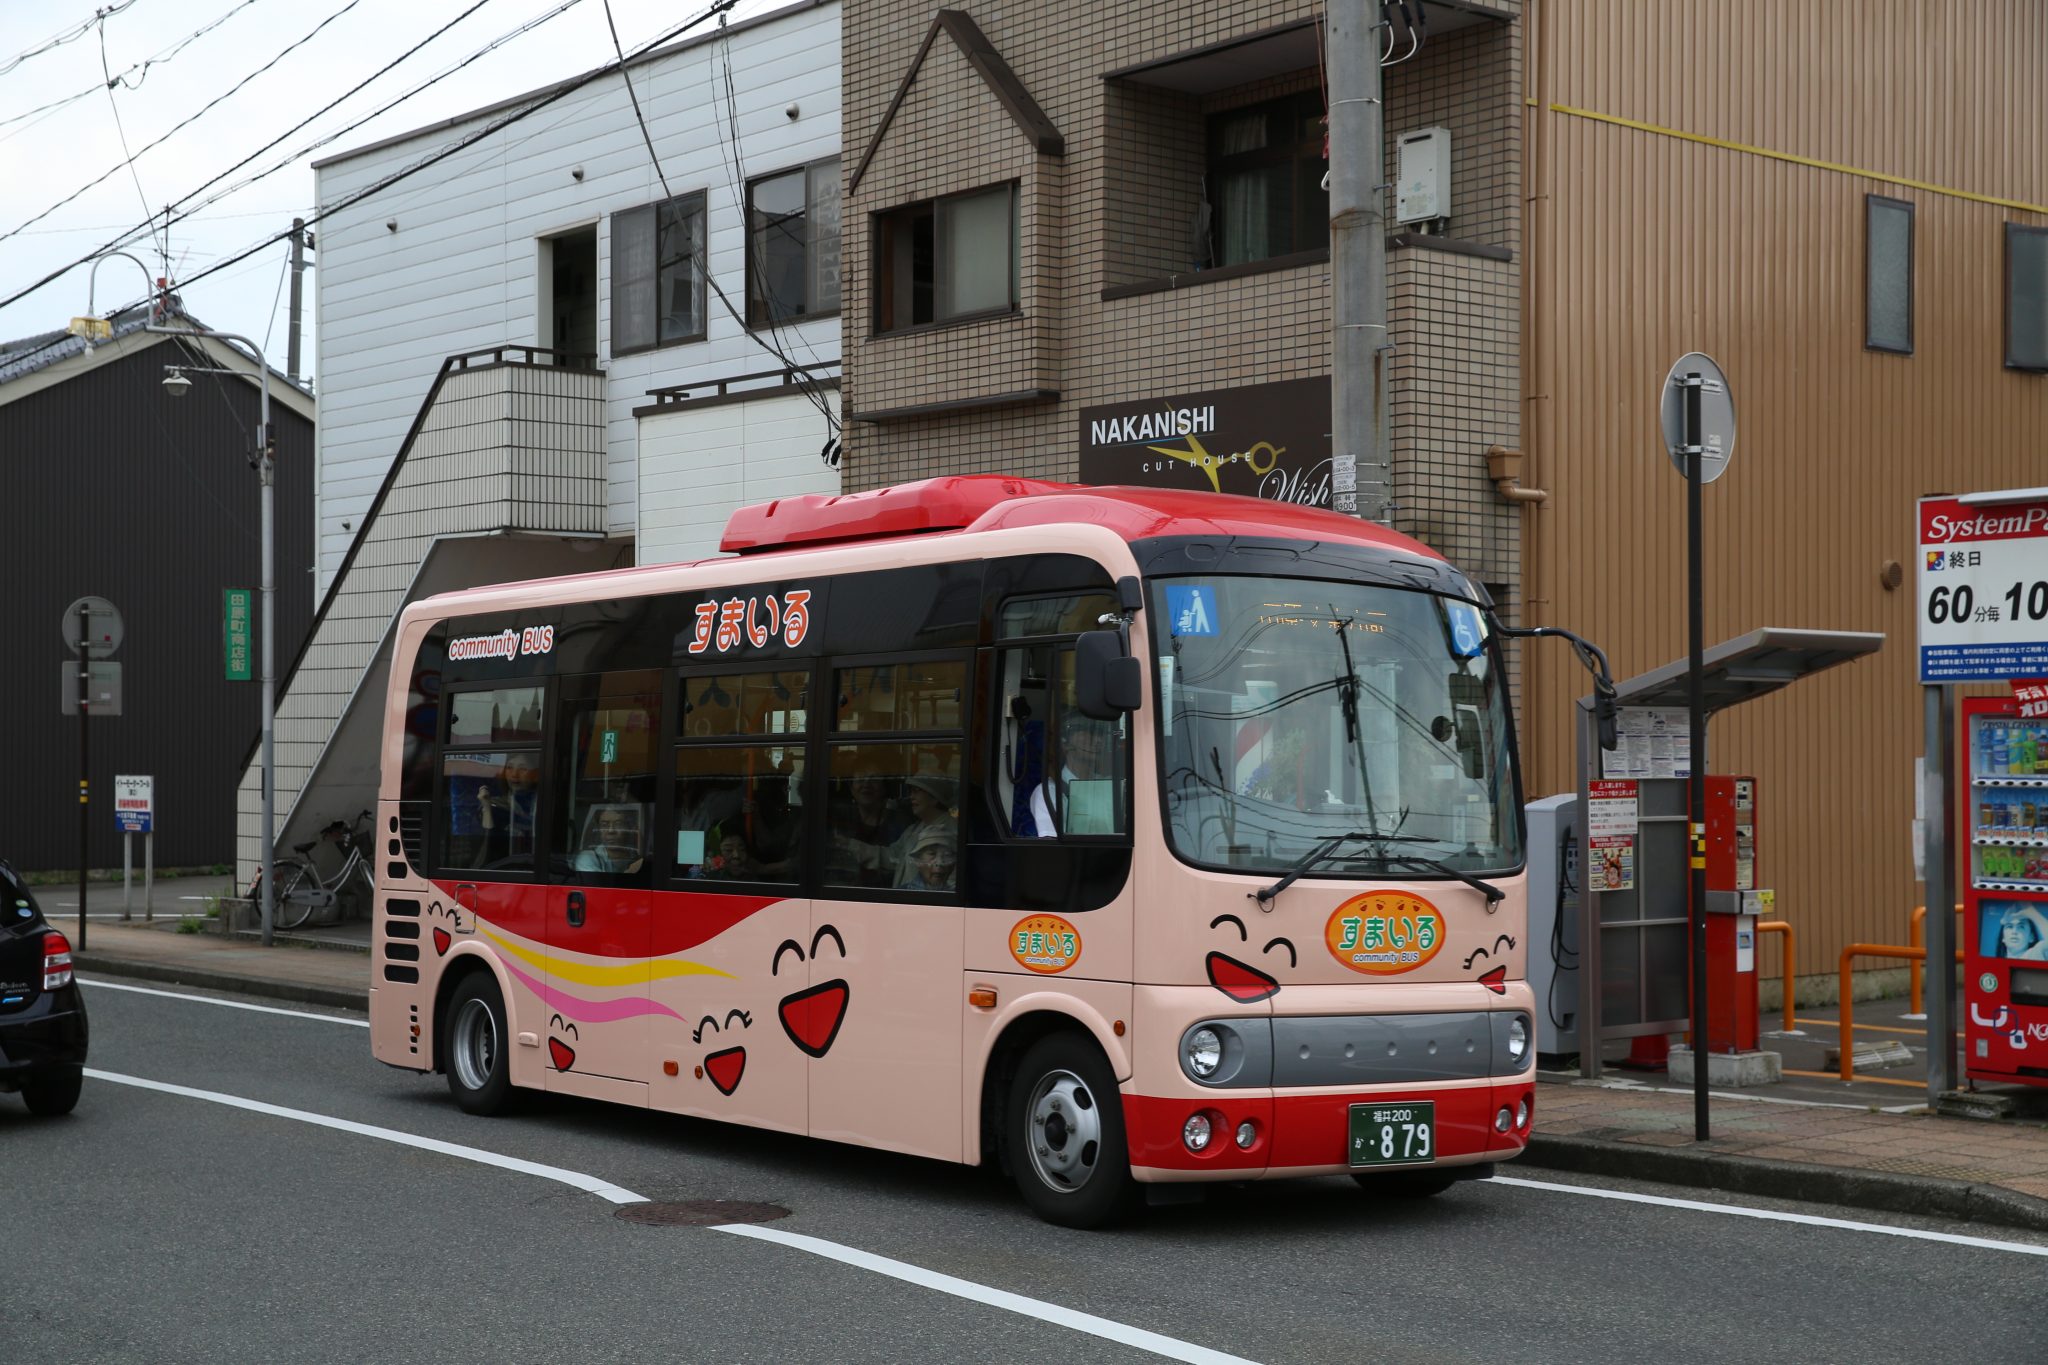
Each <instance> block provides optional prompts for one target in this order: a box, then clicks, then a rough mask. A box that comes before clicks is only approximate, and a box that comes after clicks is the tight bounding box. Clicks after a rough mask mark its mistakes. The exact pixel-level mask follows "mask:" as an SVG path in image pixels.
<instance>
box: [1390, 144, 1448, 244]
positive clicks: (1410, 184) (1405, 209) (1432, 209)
mask: <svg viewBox="0 0 2048 1365" xmlns="http://www.w3.org/2000/svg"><path fill="white" fill-rule="evenodd" d="M1450 216H1451V130H1450V129H1448V128H1419V129H1417V130H1416V131H1415V132H1412V133H1403V134H1401V135H1400V136H1399V137H1398V138H1396V139H1395V142H1394V217H1395V219H1396V220H1397V221H1398V222H1400V223H1401V224H1402V225H1403V226H1404V227H1405V226H1413V225H1416V224H1423V225H1426V230H1430V231H1441V230H1442V226H1443V223H1444V222H1445V220H1447V219H1449V218H1450Z"/></svg>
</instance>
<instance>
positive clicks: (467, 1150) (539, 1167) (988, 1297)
mask: <svg viewBox="0 0 2048 1365" xmlns="http://www.w3.org/2000/svg"><path fill="white" fill-rule="evenodd" d="M124 989H130V990H133V989H139V988H137V987H126V988H124ZM161 993H162V992H151V994H161ZM184 998H187V999H194V1000H197V999H202V998H203V997H200V996H189V997H184ZM211 1003H214V1004H227V1003H230V1002H227V1001H213V1002H211ZM248 1008H252V1009H256V1008H261V1006H249V1007H248ZM305 1017H306V1018H309V1019H318V1018H323V1017H324V1016H322V1015H307V1016H305ZM85 1074H86V1075H88V1076H90V1077H91V1078H93V1079H94V1080H96V1081H108V1082H111V1083H112V1084H115V1085H131V1086H134V1087H136V1088H137V1089H139V1090H155V1091H158V1092H160V1093H162V1094H166V1095H178V1096H182V1097H183V1098H185V1099H193V1100H205V1101H207V1102H208V1103H210V1104H224V1105H227V1106H228V1107H229V1108H232V1109H245V1110H248V1111H249V1112H250V1113H252V1114H265V1115H268V1116H270V1117H272V1118H281V1119H292V1120H294V1121H296V1122H299V1123H310V1124H314V1125H316V1126H318V1127H321V1128H332V1129H334V1130H336V1131H337V1132H343V1133H353V1134H355V1135H356V1136H358V1137H372V1138H377V1139H379V1140H380V1141H383V1142H395V1143H398V1144H400V1145H401V1146H406V1147H417V1148H419V1149H420V1150H421V1151H427V1152H438V1153H440V1154H441V1155H443V1156H452V1157H457V1158H460V1159H461V1160H464V1161H474V1162H477V1163H479V1164H481V1165H485V1166H495V1167H497V1168H498V1169H500V1170H505V1171H516V1172H518V1173H519V1174H521V1175H532V1176H539V1177H540V1178H541V1179H543V1180H553V1181H556V1182H558V1183H560V1184H563V1185H568V1186H570V1187H572V1188H574V1189H579V1190H583V1191H586V1192H588V1193H590V1194H594V1195H596V1196H597V1197H598V1198H600V1199H605V1200H609V1201H610V1202H612V1203H614V1204H644V1203H647V1202H648V1200H647V1197H646V1196H645V1195H639V1194H635V1193H633V1192H632V1191H631V1190H628V1189H622V1188H620V1187H619V1186H617V1185H613V1184H611V1183H609V1182H607V1181H604V1180H600V1179H598V1178H597V1177H596V1176H592V1175H584V1174H583V1173H582V1172H580V1171H571V1170H565V1169H564V1168H562V1167H560V1166H547V1165H543V1164H541V1163H540V1162H537V1161H523V1160H521V1159H520V1158H518V1157H511V1156H503V1155H501V1154H499V1153H497V1152H487V1151H484V1150H483V1149H482V1148H480V1147H465V1146H463V1145H462V1144H460V1143H455V1142H442V1141H440V1140H439V1139H437V1138H427V1137H419V1136H417V1135H415V1134H412V1133H402V1132H399V1131H398V1130H397V1129H395V1128H380V1127H378V1126H376V1125H375V1124H370V1123H357V1122H355V1121H354V1120H352V1119H338V1118H333V1117H331V1116H329V1115H326V1114H315V1113H311V1112H309V1111H307V1110H304V1109H287V1108H285V1107H284V1106H283V1105H277V1104H265V1103H263V1101H261V1100H248V1099H243V1098H242V1097H241V1096H239V1095H225V1094H222V1093H221V1092H220V1091H218V1090H196V1089H193V1088H192V1087H191V1086H184V1085H171V1084H169V1083H167V1082H164V1081H152V1080H145V1079H144V1078H142V1077H140V1076H123V1075H120V1074H118V1073H116V1072H112V1071H100V1070H97V1069H95V1068H93V1067H87V1068H86V1070H85ZM711 1231H714V1232H725V1233H730V1234H732V1235H733V1236H735V1237H751V1238H753V1239H754V1240H755V1241H760V1242H774V1243H776V1244H778V1245H781V1246H786V1247H791V1248H794V1249H795V1250H798V1251H805V1252H809V1253H810V1254H811V1255H813V1256H822V1257H824V1258H826V1259H827V1260H832V1261H838V1262H839V1263H840V1264H842V1265H850V1266H853V1267H855V1268H856V1269H859V1270H869V1271H873V1272H874V1273H875V1274H877V1275H887V1276H888V1277H889V1278H891V1279H895V1280H902V1281H903V1282H905V1283H906V1284H914V1285H920V1286H922V1287H924V1288H926V1289H935V1290H937V1291H939V1292H940V1293H942V1294H951V1295H952V1296H953V1297H955V1298H959V1299H966V1300H967V1301H969V1302H970V1303H979V1304H984V1305H986V1306H988V1307H990V1308H1000V1309H1002V1310H1003V1311H1005V1312H1009V1313H1016V1314H1018V1315H1019V1316H1021V1317H1027V1318H1036V1319H1038V1320H1039V1321H1040V1322H1048V1323H1051V1324H1053V1325H1054V1326H1056V1327H1065V1328H1069V1329H1071V1330H1073V1331H1076V1332H1085V1333H1087V1334H1088V1335H1090V1336H1096V1337H1101V1338H1103V1339H1104V1340H1105V1341H1114V1342H1117V1343H1119V1344H1121V1345H1125V1346H1130V1347H1133V1348H1135V1349H1137V1350H1140V1351H1149V1352H1151V1353H1152V1354H1154V1355H1159V1356H1165V1357H1166V1358H1167V1359H1169V1360H1185V1361H1191V1362H1195V1365H1251V1362H1249V1361H1247V1360H1246V1359H1245V1358H1244V1357H1242V1356H1234V1355H1229V1354H1227V1353H1225V1352H1223V1351H1212V1350H1210V1349H1209V1348H1208V1347H1206V1346H1196V1345H1194V1344H1193V1343H1192V1342H1186V1341H1180V1340H1177V1339H1175V1338H1173V1337H1168V1336H1161V1335H1160V1334H1159V1333H1157V1332H1148V1331H1146V1330H1145V1329H1144V1328H1142V1327H1131V1326H1128V1325H1126V1324H1124V1323H1121V1322H1116V1321H1113V1320H1111V1319H1109V1318H1099V1317H1096V1316H1095V1315H1094V1314H1093V1313H1082V1312H1077V1311H1075V1310H1074V1309H1071V1308H1061V1307H1059V1306H1058V1305H1056V1304H1050V1303H1044V1302H1041V1301H1040V1300H1038V1299H1033V1298H1027V1297H1025V1296H1024V1295H1022V1294H1013V1293H1010V1292H1009V1291H1008V1290H1004V1289H991V1288H990V1287H989V1286H987V1285H983V1284H976V1283H975V1282H974V1281H972V1280H963V1279H960V1278H959V1277H957V1276H953V1275H945V1274H941V1273H940V1272H938V1271H936V1270H926V1269H925V1268H924V1267H922V1266H915V1265H911V1264H909V1263H908V1262H906V1261H897V1260H892V1259H890V1258H889V1257H887V1256H877V1255H875V1254H874V1253H873V1252H869V1251H861V1250H859V1249H858V1248H855V1247H849V1246H842V1245H840V1244H839V1243H838V1242H828V1241H826V1240H825V1239H824V1238H822V1237H806V1236H804V1235H803V1234H802V1233H796V1232H783V1231H781V1230H780V1229H777V1228H766V1227H759V1226H755V1225H751V1224H741V1223H726V1224H722V1225H719V1226H717V1227H714V1228H712V1229H711Z"/></svg>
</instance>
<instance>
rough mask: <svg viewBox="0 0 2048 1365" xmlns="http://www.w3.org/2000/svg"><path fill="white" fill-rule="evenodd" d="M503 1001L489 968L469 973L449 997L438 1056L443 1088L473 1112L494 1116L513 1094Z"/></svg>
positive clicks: (464, 1107)
mask: <svg viewBox="0 0 2048 1365" xmlns="http://www.w3.org/2000/svg"><path fill="white" fill-rule="evenodd" d="M506 1038H507V1035H506V1032H505V1002H504V1000H503V999H501V998H500V997H499V995H498V983H497V982H496V981H493V980H492V979H491V976H490V973H488V972H474V973H472V974H471V975H470V976H469V977H468V979H466V980H465V981H463V982H462V984H461V985H459V986H457V987H456V988H455V994H454V995H453V996H451V997H450V998H449V1001H448V1032H447V1033H446V1034H445V1035H444V1041H443V1043H442V1046H443V1047H444V1048H445V1049H446V1050H445V1052H444V1053H443V1056H444V1058H445V1060H446V1061H447V1064H448V1091H449V1093H450V1094H452V1095H454V1096H455V1102H456V1103H457V1104H459V1105H461V1106H462V1107H463V1109H465V1110H467V1111H468V1112H469V1113H472V1114H495V1113H498V1112H500V1111H501V1110H503V1109H504V1108H505V1104H506V1101H507V1100H509V1099H510V1098H511V1097H512V1065H511V1059H510V1058H508V1057H507V1056H506V1055H505V1043H506Z"/></svg>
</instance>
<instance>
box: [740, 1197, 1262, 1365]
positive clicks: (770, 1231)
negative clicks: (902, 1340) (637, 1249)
mask: <svg viewBox="0 0 2048 1365" xmlns="http://www.w3.org/2000/svg"><path fill="white" fill-rule="evenodd" d="M712 1230H713V1231H714V1232H728V1233H731V1234H732V1235H733V1236H735V1237H751V1238H753V1239H754V1240H755V1241H757V1242H774V1243H777V1244H778V1245H781V1246H786V1247H794V1248H796V1249H797V1250H798V1251H807V1252H809V1253H810V1254H811V1255H813V1256H823V1257H824V1258H825V1259H827V1260H830V1261H838V1262H839V1263H840V1264H842V1265H850V1266H854V1267H857V1268H858V1269H861V1270H872V1271H873V1272H875V1274H877V1275H887V1276H888V1277H889V1278H890V1279H892V1280H902V1281H903V1282H904V1283H906V1284H915V1285H922V1286H923V1287H924V1288H926V1289H936V1290H938V1291H939V1292H940V1293H941V1294H951V1295H952V1296H953V1297H955V1298H959V1299H966V1300H968V1301H969V1302H971V1303H979V1304H986V1305H987V1306H988V1307H990V1308H1000V1309H1002V1310H1003V1311H1005V1312H1009V1313H1016V1314H1018V1315H1019V1316H1021V1317H1027V1318H1037V1319H1038V1320H1039V1321H1040V1322H1049V1323H1052V1324H1053V1325H1054V1326H1056V1327H1067V1328H1071V1329H1073V1330H1074V1331H1076V1332H1086V1333H1087V1334H1089V1335H1090V1336H1097V1337H1101V1338H1103V1339H1104V1340H1105V1341H1114V1342H1117V1343H1118V1344H1120V1345H1124V1346H1130V1347H1135V1348H1136V1349H1138V1350H1140V1351H1150V1352H1151V1353H1152V1354H1154V1355H1160V1356H1165V1357H1166V1358H1167V1359H1169V1360H1188V1361H1196V1362H1200V1363H1201V1365H1249V1362H1247V1361H1246V1360H1245V1358H1244V1357H1243V1356H1234V1355H1229V1354H1227V1353H1225V1352H1223V1351H1212V1350H1210V1349H1209V1348H1208V1347H1206V1346H1196V1345H1194V1344H1192V1343H1191V1342H1185V1341H1180V1340H1178V1339H1176V1338H1174V1337H1166V1336H1161V1335H1159V1333H1157V1332H1148V1331H1146V1330H1145V1329H1144V1328H1142V1327H1131V1326H1127V1325H1126V1324H1124V1323H1121V1322H1115V1321H1112V1320H1111V1319H1109V1318H1098V1317H1096V1316H1095V1315H1094V1314H1093V1313H1080V1312H1076V1311H1075V1310H1073V1309H1071V1308H1061V1307H1059V1306H1058V1305H1056V1304H1050V1303H1046V1302H1044V1301H1042V1300H1039V1299H1033V1298H1028V1297H1026V1296H1025V1295H1023V1294H1012V1293H1011V1292H1009V1291H1008V1290H1006V1289H991V1288H989V1287H988V1286H987V1285H984V1284H976V1283H975V1282H974V1281H972V1280H963V1279H960V1278H958V1277H957V1276H953V1275H944V1274H941V1273H939V1272H938V1271H936V1270H926V1269H925V1268H924V1267H923V1266H915V1265H911V1264H909V1263H908V1262H906V1261H897V1260H891V1259H890V1258H889V1257H887V1256H877V1255H875V1254H874V1253H873V1252H871V1251H860V1250H857V1249H856V1248H854V1247H849V1246H842V1245H840V1244H839V1243H838V1242H828V1241H826V1240H825V1239H824V1238H822V1237H806V1236H805V1235H804V1234H802V1233H800V1232H784V1231H782V1229H780V1228H771V1227H763V1226H761V1225H760V1224H757V1223H723V1224H720V1225H719V1226H717V1227H716V1228H714V1229H712Z"/></svg>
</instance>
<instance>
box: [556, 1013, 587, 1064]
mask: <svg viewBox="0 0 2048 1365" xmlns="http://www.w3.org/2000/svg"><path fill="white" fill-rule="evenodd" d="M572 1038H573V1039H575V1040H576V1041H577V1042H581V1041H583V1035H582V1034H581V1032H579V1031H578V1029H577V1027H576V1026H575V1025H574V1024H572V1023H570V1022H569V1021H568V1020H567V1019H564V1018H563V1017H562V1016H561V1015H559V1014H557V1015H554V1016H553V1017H552V1018H550V1019H549V1020H548V1060H549V1061H550V1062H553V1063H554V1064H555V1070H557V1071H567V1070H568V1069H569V1068H570V1067H572V1066H574V1065H576V1049H575V1048H573V1047H570V1046H569V1040H570V1039H572Z"/></svg>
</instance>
